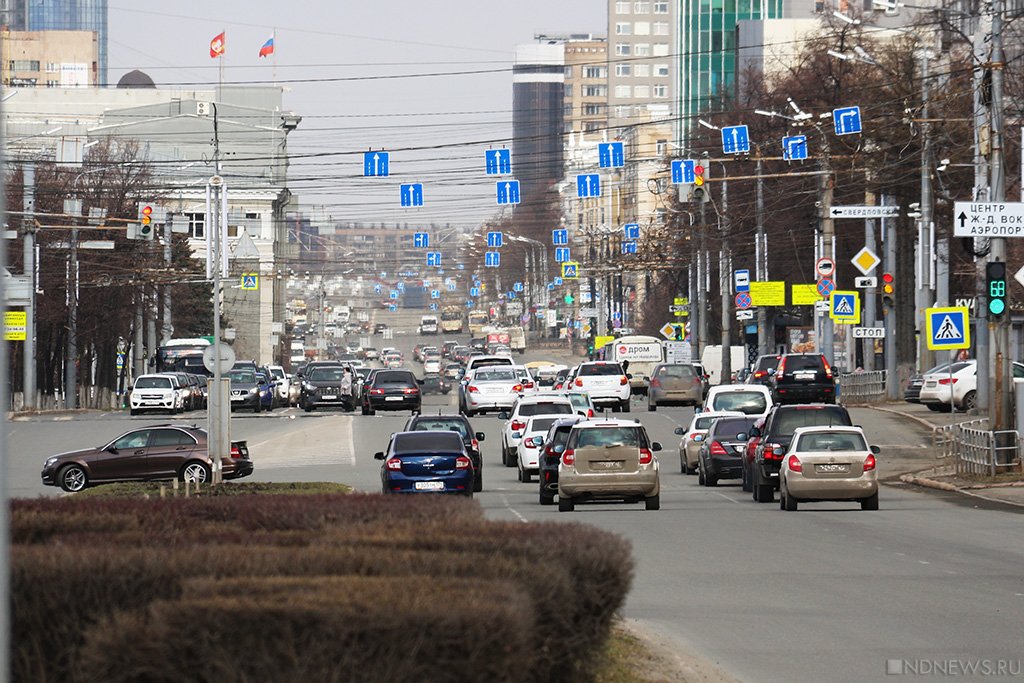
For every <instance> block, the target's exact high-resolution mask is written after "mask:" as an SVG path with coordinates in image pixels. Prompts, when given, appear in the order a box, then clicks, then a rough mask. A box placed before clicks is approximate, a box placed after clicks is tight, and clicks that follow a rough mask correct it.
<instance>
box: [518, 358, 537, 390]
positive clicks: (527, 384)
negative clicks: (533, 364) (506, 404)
mask: <svg viewBox="0 0 1024 683" xmlns="http://www.w3.org/2000/svg"><path fill="white" fill-rule="evenodd" d="M512 367H514V368H515V371H516V374H517V375H519V381H520V382H522V384H523V393H526V394H535V393H537V389H538V384H537V380H536V379H534V377H533V375H531V374H530V369H529V368H527V367H526V366H524V365H514V366H512Z"/></svg>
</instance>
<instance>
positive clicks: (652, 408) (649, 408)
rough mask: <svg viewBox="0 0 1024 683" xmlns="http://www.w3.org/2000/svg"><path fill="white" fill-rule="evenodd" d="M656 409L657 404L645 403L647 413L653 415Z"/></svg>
mask: <svg viewBox="0 0 1024 683" xmlns="http://www.w3.org/2000/svg"><path fill="white" fill-rule="evenodd" d="M657 409H658V404H657V403H653V402H651V401H648V402H647V411H648V412H651V413H653V412H654V411H655V410H657Z"/></svg>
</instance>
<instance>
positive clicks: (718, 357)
mask: <svg viewBox="0 0 1024 683" xmlns="http://www.w3.org/2000/svg"><path fill="white" fill-rule="evenodd" d="M729 349H730V350H731V353H730V354H729V360H730V361H732V367H731V368H730V370H731V372H732V373H733V374H735V373H736V372H738V371H739V370H740V369H741V368H745V367H747V347H746V346H745V345H743V346H739V345H737V346H730V347H729ZM700 362H701V363H702V364H703V365H704V371H705V372H707V373H708V375H709V376H710V378H711V379H710V382H711V384H721V383H722V347H721V346H720V345H716V346H705V347H704V353H703V354H701V357H700Z"/></svg>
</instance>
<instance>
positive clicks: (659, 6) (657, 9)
mask: <svg viewBox="0 0 1024 683" xmlns="http://www.w3.org/2000/svg"><path fill="white" fill-rule="evenodd" d="M654 13H655V14H668V3H667V2H656V3H654Z"/></svg>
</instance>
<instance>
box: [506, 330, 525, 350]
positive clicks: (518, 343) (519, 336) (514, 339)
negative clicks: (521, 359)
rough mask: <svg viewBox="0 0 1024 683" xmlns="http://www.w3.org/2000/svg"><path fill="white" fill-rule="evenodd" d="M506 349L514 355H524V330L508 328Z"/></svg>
mask: <svg viewBox="0 0 1024 683" xmlns="http://www.w3.org/2000/svg"><path fill="white" fill-rule="evenodd" d="M508 347H509V348H510V349H512V351H514V352H515V353H526V330H524V329H523V328H521V327H510V328H508Z"/></svg>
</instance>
